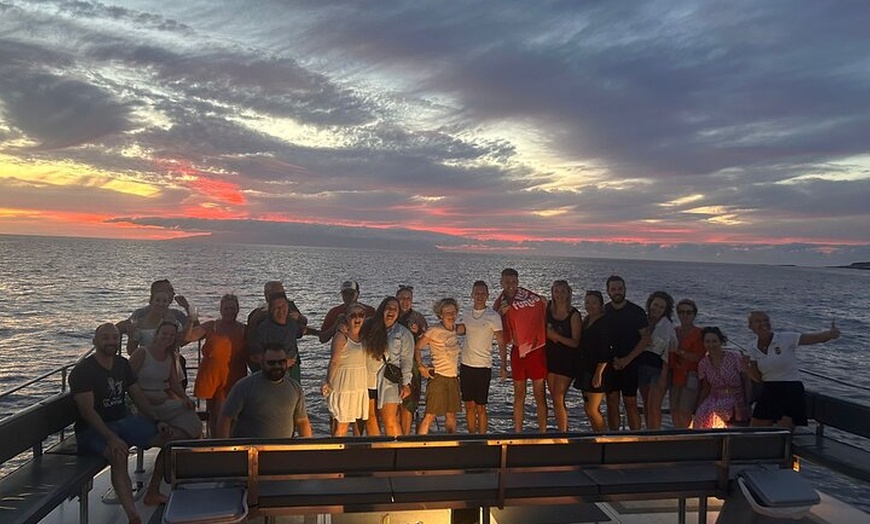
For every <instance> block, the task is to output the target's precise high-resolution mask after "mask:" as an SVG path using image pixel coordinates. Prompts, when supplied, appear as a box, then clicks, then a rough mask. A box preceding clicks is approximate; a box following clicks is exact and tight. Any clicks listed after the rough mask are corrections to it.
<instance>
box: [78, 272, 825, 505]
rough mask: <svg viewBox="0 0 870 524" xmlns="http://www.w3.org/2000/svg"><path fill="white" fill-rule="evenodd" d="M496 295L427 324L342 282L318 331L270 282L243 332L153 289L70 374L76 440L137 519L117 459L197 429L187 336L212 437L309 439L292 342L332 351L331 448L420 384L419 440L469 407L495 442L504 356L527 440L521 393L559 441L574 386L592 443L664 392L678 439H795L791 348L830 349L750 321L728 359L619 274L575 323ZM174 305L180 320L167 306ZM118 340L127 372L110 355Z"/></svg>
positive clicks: (195, 434) (403, 290) (445, 308)
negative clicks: (719, 431) (640, 298)
mask: <svg viewBox="0 0 870 524" xmlns="http://www.w3.org/2000/svg"><path fill="white" fill-rule="evenodd" d="M500 286H501V292H500V293H499V294H498V296H497V297H496V299H495V301H494V303H493V305H492V306H489V305H488V301H489V298H490V290H489V286H488V285H487V283H486V282H484V281H482V280H478V281H476V282H474V283H473V284H472V287H471V294H470V298H471V305H470V307H468V308H467V309H466V310H465V311H461V308H460V305H459V303H458V301H457V300H456V299H454V298H451V297H447V298H443V299H441V300H438V301H437V302H436V303H435V305H434V307H433V313H434V315H435V317H436V319H437V321H436V322H433V323H432V325H430V324H429V322H428V321H427V319H426V317H425V315H423V314H421V313H420V312H419V311H417V310H415V309H414V308H413V287H412V286H408V285H401V286H398V290H397V292H396V293H395V295H391V296H387V297H384V298H383V299H382V300H381V301H380V303H379V304H378V306H377V307H376V308H374V307H372V306H369V305H366V304H363V303H361V302H359V284H358V283H357V282H354V281H345V282H344V283H342V285H341V287H340V292H341V296H342V303H341V304H339V305H337V306H335V307H333V308H332V309H330V310H329V311H328V312H327V314H326V316H325V319H324V321H323V323H322V325H321V327H320V328H319V329H315V328H313V327H311V326H309V325H308V319H307V318H306V317H305V316H304V315H303V314H302V313H301V312H300V310H299V308H298V307H297V306H296V304H295V303H294V302H293V301H292V300H289V299H288V297H287V295H286V292H285V290H284V287H283V285H282V283H281V282H278V281H270V282H267V283H266V284H265V286H264V298H265V300H266V305H265V306H263V307H259V308H257V309H255V310H254V311H252V312H251V313H250V315H248V318H247V323H246V324H243V323H241V322H239V321H238V315H239V312H240V308H239V301H238V298H237V297H235V296H234V295H224V296H223V297H221V299H220V318H218V319H217V320H213V321H208V322H204V323H199V322H198V319H197V314H196V311H195V310H193V311H191V308H190V305H189V304H188V303H187V301H186V300H185V299H184V297H183V296H176V295H175V293H174V289H173V288H172V285H171V284H170V283H169V281H167V280H161V281H157V282H155V283H154V284H152V286H151V293H150V298H149V303H148V305H147V306H145V307H143V308H140V309H138V310H136V311H134V312H133V314H132V315H131V316H130V317H129V318H128V319H127V320H124V321H122V322H119V323H117V324H102V325H101V326H100V327H98V328H97V330H96V332H95V335H94V347H95V353H94V355H92V356H91V357H89V358H88V359H85V360H84V361H83V362H82V363H81V364H79V366H77V367H76V369H75V370H74V371H73V372H72V373H71V375H70V385H71V391H72V393H73V395H74V397H75V399H76V402H77V405H78V407H79V411H80V418H79V422H78V423H77V426H76V431H77V434H78V435H79V445H80V447H81V448H82V449H83V450H85V451H89V452H93V453H100V454H103V455H104V456H105V457H106V458H107V459H108V460H109V462H110V464H111V465H112V468H113V472H112V480H113V484H115V487H116V490H117V491H118V493H119V499H120V501H121V503H122V505H124V508H125V509H126V510H127V511H128V516H129V517H130V520H131V522H137V520H136V519H137V518H138V515H136V512H135V507H134V506H133V505H132V497H127V496H126V493H127V492H129V490H130V488H129V486H130V479H129V475H126V449H127V446H129V445H137V446H142V447H148V446H150V445H162V443H165V442H167V441H169V440H172V439H179V438H199V437H200V436H201V433H202V424H201V422H200V420H199V418H198V415H197V413H196V411H195V410H194V405H195V404H194V402H193V400H192V399H191V398H190V397H189V396H188V395H187V388H186V366H185V363H184V362H183V358H182V357H181V355H180V354H179V351H178V348H179V347H180V346H181V345H183V344H186V343H189V342H192V341H196V340H204V343H203V345H202V361H201V364H200V367H199V370H198V373H197V376H196V382H195V384H194V387H193V393H194V395H195V396H196V397H197V398H200V399H203V400H205V401H206V406H207V413H208V422H207V432H208V434H209V435H211V436H214V437H229V436H233V437H277V438H282V437H291V436H293V435H294V434H296V435H299V436H302V437H306V436H311V435H312V429H311V424H310V422H309V420H308V413H307V408H306V405H305V395H304V392H303V390H302V386H301V384H300V379H301V367H302V359H301V356H300V354H299V349H298V345H297V340H298V339H299V338H301V337H303V336H306V335H310V336H316V337H318V339H319V341H320V342H321V343H327V342H328V343H329V344H330V361H329V366H328V370H327V374H326V377H324V381H323V383H322V385H321V388H320V389H321V393H322V394H323V395H324V396H325V398H326V405H327V407H328V409H329V412H330V415H331V418H332V420H333V424H332V434H333V435H334V436H344V435H347V433H348V432H349V431H352V432H353V434H355V435H357V434H362V433H367V434H369V435H378V434H381V432H382V431H383V432H384V433H385V434H386V435H390V436H396V435H405V434H410V433H411V432H412V430H413V428H412V426H413V421H414V419H415V418H416V413H417V409H418V404H419V402H420V401H421V396H422V391H423V387H422V386H423V384H424V381H423V379H426V381H425V384H426V388H425V412H424V415H423V417H422V419H421V420H420V421H419V423H418V425H417V428H416V431H417V433H419V434H426V433H428V432H429V430H430V428H431V426H432V424H433V422H435V420H436V419H437V418H438V417H444V420H445V423H444V429H445V430H446V431H447V432H451V433H452V432H455V431H456V430H457V414H458V413H459V412H460V411H462V405H463V404H464V406H465V410H464V411H465V415H466V426H467V429H468V431H469V432H471V433H486V432H488V430H489V424H488V412H487V406H488V403H489V389H490V384H491V382H492V375H493V363H494V354H495V352H496V351H497V352H498V354H499V357H500V358H499V362H500V369H499V376H500V378H501V380H503V381H506V380H507V379H508V377H510V379H511V380H512V384H513V393H514V394H513V429H514V431H516V432H521V431H523V429H524V422H525V404H526V394H527V386H528V384H529V382H531V386H532V396H533V398H534V404H535V408H536V421H537V427H538V430H539V431H541V432H545V431H546V430H547V423H548V411H549V406H550V405H552V407H553V412H554V415H555V421H556V427H557V429H558V430H559V431H568V427H569V413H568V409H567V406H566V403H565V398H566V395H567V394H568V393H569V391H570V389H571V388H572V386H573V387H574V388H576V389H579V390H581V391H582V394H583V400H584V412H585V414H586V416H587V417H588V420H589V423H590V425H591V427H592V428H593V430H595V431H604V430H606V429H607V428H608V427H609V428H610V429H611V430H618V429H620V427H621V425H622V424H621V422H622V417H621V408H623V407H624V409H625V415H626V421H627V425H628V428H629V429H632V430H638V429H640V428H641V415H640V409H639V406H638V401H637V393H638V391H640V393H641V397H642V402H643V415H644V419H645V424H646V427H647V428H648V429H659V428H661V426H662V404H663V401H664V398H665V395H668V394H669V404H670V413H671V417H672V422H673V425H674V426H675V427H677V428H685V427H690V426H693V427H696V428H711V427H724V426H726V425H729V424H731V423H734V422H737V421H745V420H746V419H750V424H751V425H771V424H779V425H783V426H786V427H794V425H800V424H806V415H805V412H804V404H803V386H802V384H801V382H800V377H799V375H798V367H797V358H796V351H795V350H796V348H797V347H798V346H799V345H809V344H816V343H820V342H826V341H828V340H832V339H835V338H837V337H838V336H839V330H838V329H837V327H836V325H834V323H832V324H831V328H830V329H828V330H826V331H821V332H818V333H809V334H800V333H785V332H774V331H773V329H772V327H771V323H770V318H769V317H768V315H767V314H766V313H764V312H762V311H753V312H752V313H750V314H749V318H748V322H749V328H750V329H751V330H752V331H753V332H754V333H755V334H756V336H757V343H756V346H755V347H752V348H750V349H749V351H748V354H740V353H737V352H733V351H728V350H724V349H723V345H724V344H725V342H726V338H725V336H724V334H723V333H722V332H721V331H720V330H719V328H717V327H704V328H701V327H698V326H696V325H695V319H696V316H697V314H698V308H697V306H696V304H695V302H693V301H692V300H690V299H682V300H680V301H679V302H676V304H675V303H674V300H673V298H672V297H671V296H670V295H669V294H668V293H667V292H664V291H656V292H654V293H652V294H650V295H649V297H648V298H647V301H646V307H645V308H643V307H641V306H639V305H637V304H635V303H633V302H631V301H629V300H627V299H626V286H625V281H624V280H623V279H622V278H621V277H619V276H615V275H614V276H611V277H609V278H608V279H607V281H606V294H607V296H608V297H609V301H607V302H606V303H605V299H604V294H602V293H601V292H600V291H596V290H590V291H586V292H585V295H584V299H583V309H584V312H585V314H584V313H581V312H580V311H579V310H578V309H577V308H575V307H574V305H573V296H572V289H571V286H570V285H569V284H568V282H567V281H565V280H556V281H554V282H553V284H552V286H551V289H550V298H549V299H545V298H544V297H542V296H541V295H539V294H537V293H535V292H533V291H531V290H529V289H526V288H524V287H521V286H520V285H519V274H518V272H517V271H516V270H514V269H512V268H506V269H504V270H503V271H502V272H501V278H500ZM173 302H175V303H177V304H178V305H179V306H181V308H182V309H183V311H181V310H177V309H172V308H171V307H170V306H171V304H172V303H173ZM675 312H676V315H677V317H678V319H679V321H678V322H677V323H676V325H675V324H674V322H673V315H674V313H675ZM123 335H126V337H127V343H126V348H127V353H128V355H129V356H130V359H129V361H127V359H125V358H124V357H122V356H120V348H121V340H122V336H123ZM249 370H250V373H249ZM745 378H748V379H749V380H752V381H755V382H758V383H763V384H764V387H763V389H762V393H761V395H760V397H759V398H758V399H757V402H756V403H755V406H754V410H753V411H752V412H751V416H750V403H749V402H748V400H755V399H748V398H747V396H746V394H745V392H746V389H747V388H746V387H745V383H744V382H745V381H744V379H745ZM548 392H549V397H550V402H548V399H547V393H548ZM128 395H129V397H130V398H131V399H132V400H133V402H134V404H135V405H136V406H137V408H138V410H139V413H140V414H141V415H144V417H145V419H147V420H145V419H142V418H137V417H131V416H130V415H129V414H128V413H127V409H126V403H125V401H124V400H123V399H124V397H125V396H128ZM620 401H621V402H620ZM602 403H605V404H606V416H605V415H604V414H602V411H601V405H602ZM149 421H150V422H149ZM155 422H156V423H155ZM122 450H123V452H122ZM122 458H123V463H122ZM116 470H117V471H116ZM161 470H162V461H161V460H160V458H158V461H157V462H156V463H155V474H154V477H153V478H152V482H151V483H150V484H149V487H148V491H147V492H146V496H145V502H146V503H149V504H158V503H161V502H163V500H164V499H165V497H163V496H162V495H161V494H160V492H159V486H160V471H161Z"/></svg>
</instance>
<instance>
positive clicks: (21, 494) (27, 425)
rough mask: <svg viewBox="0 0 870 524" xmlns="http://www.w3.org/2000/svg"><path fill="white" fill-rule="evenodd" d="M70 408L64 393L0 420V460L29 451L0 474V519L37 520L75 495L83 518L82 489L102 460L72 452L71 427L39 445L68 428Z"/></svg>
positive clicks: (7, 522)
mask: <svg viewBox="0 0 870 524" xmlns="http://www.w3.org/2000/svg"><path fill="white" fill-rule="evenodd" d="M76 413H77V410H76V407H75V401H74V400H73V398H72V395H70V394H69V393H65V394H60V395H56V396H54V397H51V398H48V399H46V400H44V401H41V402H39V403H37V404H35V405H33V406H30V407H29V408H27V409H25V410H24V411H21V412H20V413H17V414H15V415H13V416H11V417H8V418H6V419H4V420H2V421H0V462H2V463H6V461H8V460H9V459H11V458H13V457H17V456H19V455H21V454H22V453H25V452H26V451H28V450H32V453H33V456H32V458H31V459H30V460H29V461H28V462H26V463H25V464H23V465H22V466H21V467H19V468H17V469H15V470H14V471H13V472H12V473H10V474H8V475H6V476H4V477H3V478H2V479H0V522H3V523H4V524H19V523H20V524H29V523H36V522H39V520H40V519H42V518H43V517H45V516H46V515H47V514H48V513H50V512H51V511H52V510H53V509H54V508H55V507H57V506H58V505H60V504H61V503H62V502H63V501H64V500H65V499H67V498H71V497H73V496H78V497H79V504H80V506H79V517H80V521H81V522H82V523H86V522H88V492H89V491H90V489H91V487H92V484H93V478H94V476H95V475H96V474H97V473H99V472H100V471H101V470H102V469H103V468H104V467H105V466H106V461H105V460H104V459H103V458H102V457H98V456H83V455H82V456H80V455H76V454H75V436H74V435H72V431H69V436H68V437H67V438H62V437H61V438H59V439H58V442H57V443H56V444H54V445H53V446H51V447H50V448H49V449H47V450H45V451H43V446H44V445H45V442H46V439H48V437H50V436H53V435H58V434H62V432H63V431H64V430H65V429H67V428H69V427H70V426H71V425H72V424H73V423H74V422H75V417H76Z"/></svg>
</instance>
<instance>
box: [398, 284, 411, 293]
mask: <svg viewBox="0 0 870 524" xmlns="http://www.w3.org/2000/svg"><path fill="white" fill-rule="evenodd" d="M406 289H407V290H408V291H414V286H409V285H406V284H399V291H404V290H406Z"/></svg>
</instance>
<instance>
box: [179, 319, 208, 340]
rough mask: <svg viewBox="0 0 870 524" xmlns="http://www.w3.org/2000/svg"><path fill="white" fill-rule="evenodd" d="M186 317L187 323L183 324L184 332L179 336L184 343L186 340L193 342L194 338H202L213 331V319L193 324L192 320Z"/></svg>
mask: <svg viewBox="0 0 870 524" xmlns="http://www.w3.org/2000/svg"><path fill="white" fill-rule="evenodd" d="M187 318H188V319H187V324H185V326H184V333H183V334H182V336H181V339H182V340H183V341H184V343H185V344H187V343H188V342H193V341H194V340H202V339H203V338H205V337H206V336H208V335H210V334H211V333H212V332H214V320H209V321H208V322H204V323H202V324H198V325H195V324H194V322H192V321H191V319H190V317H187Z"/></svg>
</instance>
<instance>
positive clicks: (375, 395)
mask: <svg viewBox="0 0 870 524" xmlns="http://www.w3.org/2000/svg"><path fill="white" fill-rule="evenodd" d="M377 399H378V388H375V389H370V390H369V400H377Z"/></svg>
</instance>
